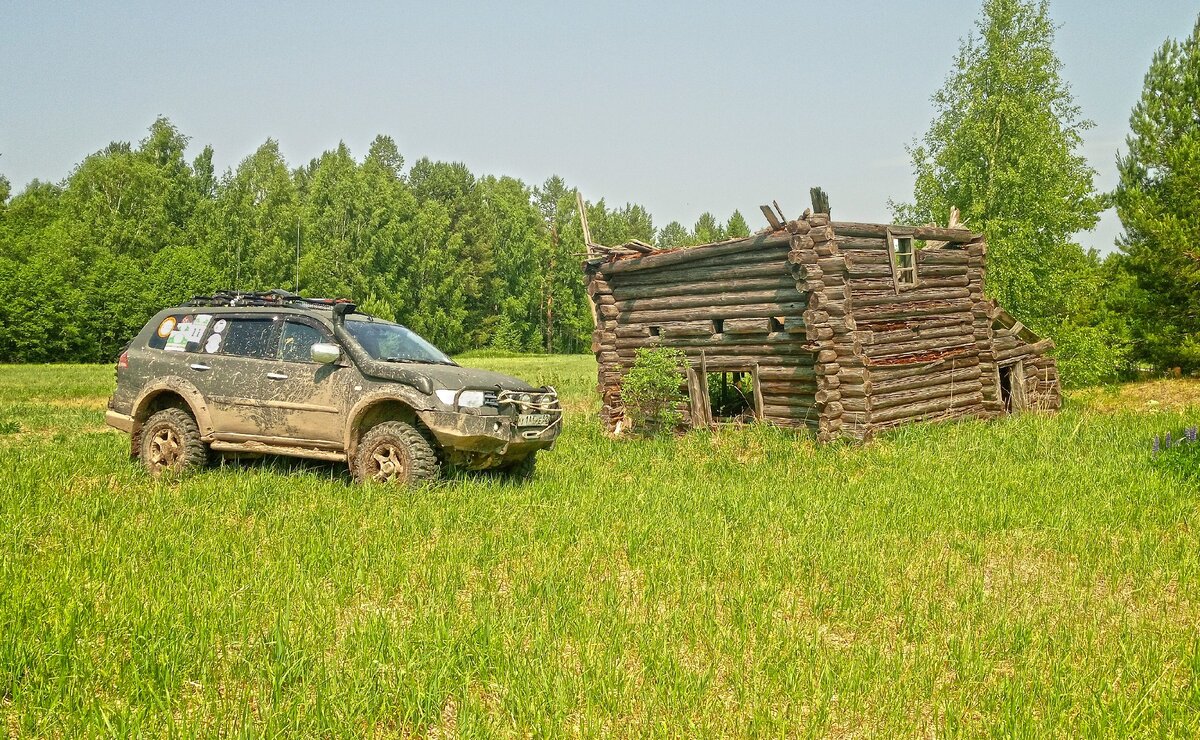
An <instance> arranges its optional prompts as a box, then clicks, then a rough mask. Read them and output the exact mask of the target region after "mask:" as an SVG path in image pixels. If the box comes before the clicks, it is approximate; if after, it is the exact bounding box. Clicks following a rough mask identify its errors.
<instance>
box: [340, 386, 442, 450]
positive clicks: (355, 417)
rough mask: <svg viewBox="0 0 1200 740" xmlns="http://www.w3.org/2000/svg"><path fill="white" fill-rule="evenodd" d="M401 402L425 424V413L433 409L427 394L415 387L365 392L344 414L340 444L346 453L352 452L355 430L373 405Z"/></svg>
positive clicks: (395, 387)
mask: <svg viewBox="0 0 1200 740" xmlns="http://www.w3.org/2000/svg"><path fill="white" fill-rule="evenodd" d="M389 402H391V403H401V404H403V405H404V406H407V407H408V408H410V409H412V412H413V415H415V416H416V417H417V419H419V420H420V421H421V423H422V424H427V419H426V414H427V413H428V412H430V411H434V410H435V409H434V408H432V407H431V406H430V404H429V399H428V397H427V396H424V395H422V394H421V392H420V391H418V390H416V389H415V388H410V387H408V386H405V385H396V386H394V387H390V388H381V389H379V390H377V391H373V392H371V393H368V394H366V395H365V396H363V397H362V398H360V399H358V401H357V402H356V403H355V404H354V406H352V407H351V408H350V411H349V413H347V414H346V428H345V431H344V432H343V436H342V446H343V448H344V449H345V450H346V454H347V455H350V454H353V450H354V445H355V443H356V439H355V437H356V435H355V431H356V429H357V428H358V424H359V422H360V421H362V418H363V416H364V415H366V413H367V412H368V411H370V410H371V408H372V407H373V406H376V405H377V404H380V403H389Z"/></svg>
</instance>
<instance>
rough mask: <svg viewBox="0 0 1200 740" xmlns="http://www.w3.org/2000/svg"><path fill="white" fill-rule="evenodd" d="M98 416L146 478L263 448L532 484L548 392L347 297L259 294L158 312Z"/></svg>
mask: <svg viewBox="0 0 1200 740" xmlns="http://www.w3.org/2000/svg"><path fill="white" fill-rule="evenodd" d="M106 421H107V423H108V424H109V425H110V426H113V427H116V428H117V429H120V430H122V431H125V432H128V433H129V435H130V448H131V454H132V455H134V456H135V457H140V458H141V459H142V462H143V463H144V464H145V465H146V467H147V468H148V469H149V471H150V472H151V474H153V475H159V474H161V473H163V472H166V471H174V472H183V471H185V470H188V469H191V468H198V467H200V466H202V465H204V464H206V463H207V461H208V460H209V459H210V457H211V456H213V455H214V453H221V454H225V455H249V456H255V455H264V454H271V455H290V456H295V457H306V458H316V459H320V460H344V461H346V462H347V463H349V466H350V471H351V473H352V474H353V475H354V478H355V479H356V480H358V481H380V482H395V483H401V484H413V483H419V482H422V481H428V480H432V479H435V478H437V477H438V476H439V475H440V474H441V472H442V468H443V466H444V465H447V464H448V465H454V466H458V467H462V468H466V469H470V470H485V469H490V470H496V471H499V472H502V473H506V474H509V475H512V476H516V477H522V478H527V477H530V476H532V475H533V470H534V463H535V456H536V455H537V452H538V451H539V450H543V449H547V448H549V447H551V446H552V445H553V444H554V440H555V438H556V437H557V436H558V433H559V431H560V430H561V427H562V407H561V406H560V405H559V401H558V395H557V394H556V393H555V391H554V389H553V388H550V387H543V388H534V387H532V386H530V385H529V384H528V383H525V382H523V381H521V380H518V379H516V378H512V377H509V376H507V375H501V374H500V373H494V372H489V371H487V370H473V369H468V368H464V367H461V366H459V365H458V364H457V363H455V362H454V361H453V360H451V359H450V358H449V357H447V356H446V355H445V354H443V353H442V352H441V351H440V350H438V349H437V348H436V347H434V346H433V345H432V344H430V343H429V342H427V341H425V340H424V339H422V338H421V337H419V336H418V335H417V334H415V333H414V332H412V331H410V330H409V329H406V328H405V327H403V326H400V325H399V324H394V323H392V322H390V321H383V320H381V319H377V318H374V317H371V316H368V315H365V314H362V313H359V312H357V311H356V310H355V306H354V304H353V303H350V302H348V301H344V300H328V299H310V298H302V297H300V296H298V295H295V294H292V293H288V292H286V291H271V292H269V293H218V294H216V295H213V296H211V297H201V298H196V299H193V300H192V301H191V302H189V303H187V304H185V305H183V306H178V307H175V308H168V309H166V310H163V311H161V312H159V314H158V315H156V316H155V317H154V318H153V319H151V320H150V322H149V323H148V324H146V326H145V327H144V328H143V329H142V331H141V332H140V333H139V334H138V335H137V337H136V338H135V339H134V340H133V341H132V342H130V344H129V346H128V347H127V348H126V350H125V351H124V352H123V353H122V354H121V357H120V359H119V360H118V362H117V388H116V392H115V393H114V394H113V397H112V399H111V400H110V401H109V404H108V413H107V415H106Z"/></svg>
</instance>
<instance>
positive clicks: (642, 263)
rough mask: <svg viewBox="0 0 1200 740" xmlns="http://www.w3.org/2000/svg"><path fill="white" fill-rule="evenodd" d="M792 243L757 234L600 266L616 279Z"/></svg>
mask: <svg viewBox="0 0 1200 740" xmlns="http://www.w3.org/2000/svg"><path fill="white" fill-rule="evenodd" d="M791 239H792V235H791V234H789V233H787V232H783V233H771V234H756V235H754V236H751V237H748V238H746V239H739V240H737V241H731V242H718V243H716V244H705V245H701V246H698V247H682V248H680V249H673V250H665V251H660V252H658V253H657V254H651V255H647V256H645V257H630V258H627V259H621V260H617V261H616V262H606V263H605V264H603V265H601V266H600V272H601V273H602V274H604V275H615V274H619V273H622V272H634V271H638V270H649V269H652V268H655V267H665V266H667V265H679V264H683V263H685V262H690V261H692V260H697V259H703V258H705V257H713V256H716V255H719V254H737V253H738V252H745V251H749V250H754V249H764V248H767V247H776V246H780V245H784V244H791Z"/></svg>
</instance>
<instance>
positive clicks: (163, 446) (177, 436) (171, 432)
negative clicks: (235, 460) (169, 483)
mask: <svg viewBox="0 0 1200 740" xmlns="http://www.w3.org/2000/svg"><path fill="white" fill-rule="evenodd" d="M141 437H142V439H141V450H140V454H141V458H142V464H143V465H145V466H146V470H148V471H149V472H150V475H152V476H154V477H155V478H157V477H159V476H161V475H163V474H164V473H173V474H180V473H186V472H188V471H191V470H194V469H197V468H201V467H203V466H204V463H205V461H206V460H207V459H208V449H207V447H206V446H205V444H204V440H202V439H200V428H199V427H198V426H196V420H195V419H193V418H192V416H191V414H189V413H188V412H186V411H184V410H183V409H163V410H162V411H159V412H158V413H156V414H154V415H153V416H151V417H150V418H149V419H147V420H146V423H145V424H144V425H143V426H142V429H141Z"/></svg>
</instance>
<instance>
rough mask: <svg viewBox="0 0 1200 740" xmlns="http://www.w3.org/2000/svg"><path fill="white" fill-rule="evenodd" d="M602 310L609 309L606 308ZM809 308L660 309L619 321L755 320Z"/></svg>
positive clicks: (626, 313) (630, 313)
mask: <svg viewBox="0 0 1200 740" xmlns="http://www.w3.org/2000/svg"><path fill="white" fill-rule="evenodd" d="M602 308H608V306H604V307H602ZM807 308H808V306H807V304H804V303H746V304H741V305H735V306H700V307H697V308H680V309H660V310H652V311H641V310H635V311H621V312H620V314H619V319H620V320H621V321H622V322H626V323H639V324H654V323H660V322H664V321H704V320H709V321H711V320H712V319H753V318H760V317H761V318H769V317H771V316H803V315H804V311H805V310H806V309H807Z"/></svg>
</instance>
